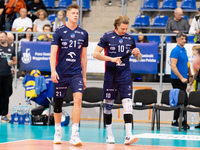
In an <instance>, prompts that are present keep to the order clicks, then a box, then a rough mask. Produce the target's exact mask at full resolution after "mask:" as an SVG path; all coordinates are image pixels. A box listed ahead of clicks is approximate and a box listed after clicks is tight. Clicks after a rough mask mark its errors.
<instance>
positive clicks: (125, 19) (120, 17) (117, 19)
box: [113, 15, 130, 29]
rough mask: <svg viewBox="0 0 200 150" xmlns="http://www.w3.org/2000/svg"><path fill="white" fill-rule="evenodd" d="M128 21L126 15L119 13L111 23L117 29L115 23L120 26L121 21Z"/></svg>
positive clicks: (127, 22) (124, 22)
mask: <svg viewBox="0 0 200 150" xmlns="http://www.w3.org/2000/svg"><path fill="white" fill-rule="evenodd" d="M129 22H130V19H129V18H128V17H127V16H126V15H121V16H119V17H118V18H116V19H115V21H114V23H113V25H114V27H115V29H117V25H118V26H120V24H121V23H123V24H129Z"/></svg>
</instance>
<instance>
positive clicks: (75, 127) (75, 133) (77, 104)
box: [70, 74, 84, 145]
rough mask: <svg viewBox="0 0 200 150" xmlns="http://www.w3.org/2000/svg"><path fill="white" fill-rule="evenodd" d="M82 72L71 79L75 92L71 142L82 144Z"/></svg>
mask: <svg viewBox="0 0 200 150" xmlns="http://www.w3.org/2000/svg"><path fill="white" fill-rule="evenodd" d="M83 87H84V86H83V78H82V74H78V75H74V76H73V77H72V78H71V80H70V88H71V90H72V93H73V100H74V106H73V109H72V135H71V140H70V143H71V144H73V145H82V141H81V140H80V137H79V122H80V116H81V109H82V105H81V104H82V95H83V94H82V93H83Z"/></svg>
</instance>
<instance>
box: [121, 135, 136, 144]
mask: <svg viewBox="0 0 200 150" xmlns="http://www.w3.org/2000/svg"><path fill="white" fill-rule="evenodd" d="M137 142H138V138H137V137H135V136H133V135H131V136H130V137H125V141H124V144H125V145H130V144H132V143H137Z"/></svg>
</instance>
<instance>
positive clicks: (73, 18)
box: [67, 8, 79, 23]
mask: <svg viewBox="0 0 200 150" xmlns="http://www.w3.org/2000/svg"><path fill="white" fill-rule="evenodd" d="M78 16H79V10H78V9H75V8H72V9H70V10H69V11H67V17H68V21H70V22H72V23H76V22H77V21H78Z"/></svg>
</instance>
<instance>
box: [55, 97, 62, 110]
mask: <svg viewBox="0 0 200 150" xmlns="http://www.w3.org/2000/svg"><path fill="white" fill-rule="evenodd" d="M62 103H63V99H61V98H57V99H55V106H54V112H55V113H61V112H62Z"/></svg>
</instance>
